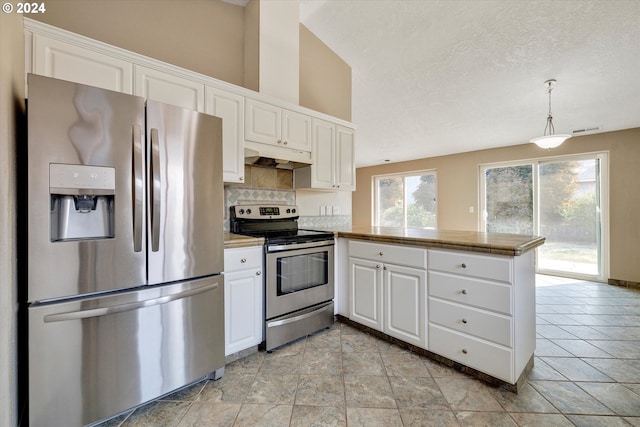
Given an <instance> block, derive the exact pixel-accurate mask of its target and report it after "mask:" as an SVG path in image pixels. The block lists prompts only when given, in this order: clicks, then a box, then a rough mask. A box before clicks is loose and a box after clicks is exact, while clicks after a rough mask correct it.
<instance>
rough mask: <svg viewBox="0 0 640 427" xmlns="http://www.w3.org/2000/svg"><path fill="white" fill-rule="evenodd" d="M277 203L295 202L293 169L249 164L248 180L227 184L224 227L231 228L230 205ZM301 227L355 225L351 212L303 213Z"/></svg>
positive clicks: (247, 166)
mask: <svg viewBox="0 0 640 427" xmlns="http://www.w3.org/2000/svg"><path fill="white" fill-rule="evenodd" d="M266 203H274V204H281V205H295V204H296V192H295V190H294V189H293V171H291V170H286V169H275V168H261V167H257V166H250V165H246V166H245V183H242V184H225V186H224V230H225V231H229V207H230V206H234V205H245V204H247V205H255V204H266ZM298 224H299V226H300V227H305V228H324V227H341V226H350V225H351V215H329V216H301V217H300V219H299V220H298Z"/></svg>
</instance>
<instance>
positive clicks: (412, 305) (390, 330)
mask: <svg viewBox="0 0 640 427" xmlns="http://www.w3.org/2000/svg"><path fill="white" fill-rule="evenodd" d="M383 276H384V289H385V291H384V305H385V313H384V319H385V321H384V332H385V333H386V334H388V335H391V336H393V337H396V338H398V339H401V340H403V341H406V342H408V343H411V344H414V345H417V346H419V347H426V339H425V329H426V321H425V305H426V298H425V294H426V280H427V272H426V271H425V270H418V269H415V268H407V267H400V266H396V265H391V264H385V266H384V275H383Z"/></svg>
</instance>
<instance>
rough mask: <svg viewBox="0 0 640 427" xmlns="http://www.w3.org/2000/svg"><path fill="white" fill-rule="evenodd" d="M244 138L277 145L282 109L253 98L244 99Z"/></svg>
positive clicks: (280, 130)
mask: <svg viewBox="0 0 640 427" xmlns="http://www.w3.org/2000/svg"><path fill="white" fill-rule="evenodd" d="M245 108H246V114H245V120H246V121H245V130H244V132H245V138H246V139H247V140H249V141H255V142H262V143H263V144H271V145H277V146H280V144H278V141H280V138H281V135H282V129H281V125H282V109H281V108H280V107H276V106H273V105H269V104H265V103H264V102H259V101H256V100H253V99H248V98H247V99H246V101H245Z"/></svg>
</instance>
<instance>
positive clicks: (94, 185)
mask: <svg viewBox="0 0 640 427" xmlns="http://www.w3.org/2000/svg"><path fill="white" fill-rule="evenodd" d="M49 187H51V193H56V192H58V191H64V189H68V190H71V189H83V190H87V191H84V192H85V193H88V192H91V190H106V192H100V193H101V194H113V192H114V191H115V188H116V169H115V168H110V167H104V166H85V165H65V164H60V163H51V164H50V165H49Z"/></svg>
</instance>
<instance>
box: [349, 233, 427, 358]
mask: <svg viewBox="0 0 640 427" xmlns="http://www.w3.org/2000/svg"><path fill="white" fill-rule="evenodd" d="M392 261H394V262H403V263H405V264H408V265H399V264H396V263H394V262H392ZM349 270H350V272H351V280H350V292H349V301H350V309H349V318H350V319H351V320H353V321H355V322H358V323H361V324H363V325H366V326H369V327H371V328H373V329H375V330H378V331H381V332H384V333H385V334H387V335H389V336H392V337H395V338H398V339H401V340H403V341H405V342H408V343H410V344H414V345H416V346H419V347H422V348H425V347H426V320H425V309H426V292H427V291H426V286H427V272H426V249H420V248H409V247H406V246H394V245H380V244H375V243H368V242H359V241H350V242H349Z"/></svg>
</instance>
